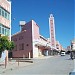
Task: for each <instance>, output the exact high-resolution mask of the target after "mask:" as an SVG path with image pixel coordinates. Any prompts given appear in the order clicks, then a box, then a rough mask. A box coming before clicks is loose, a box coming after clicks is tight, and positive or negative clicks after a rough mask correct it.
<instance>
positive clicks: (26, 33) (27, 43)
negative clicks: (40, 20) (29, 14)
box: [12, 21, 33, 57]
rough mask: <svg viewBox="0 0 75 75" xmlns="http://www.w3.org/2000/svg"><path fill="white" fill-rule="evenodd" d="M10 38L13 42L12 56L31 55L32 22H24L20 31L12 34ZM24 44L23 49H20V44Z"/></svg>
mask: <svg viewBox="0 0 75 75" xmlns="http://www.w3.org/2000/svg"><path fill="white" fill-rule="evenodd" d="M12 40H13V41H14V42H15V46H16V47H15V48H14V50H13V57H23V56H24V57H29V52H30V55H31V57H33V53H32V52H33V51H32V22H31V21H30V22H28V23H26V25H25V26H24V28H23V29H22V31H21V32H19V33H18V34H16V35H13V36H12ZM21 44H24V50H21V49H20V45H21Z"/></svg>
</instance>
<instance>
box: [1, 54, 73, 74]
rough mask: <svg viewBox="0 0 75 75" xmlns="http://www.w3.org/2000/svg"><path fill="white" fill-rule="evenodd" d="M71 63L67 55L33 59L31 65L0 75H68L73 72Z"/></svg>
mask: <svg viewBox="0 0 75 75" xmlns="http://www.w3.org/2000/svg"><path fill="white" fill-rule="evenodd" d="M73 61H74V60H71V59H70V57H69V56H68V55H66V56H53V57H49V58H45V59H33V62H34V63H33V64H32V65H29V66H25V67H20V68H15V69H13V70H6V71H5V72H4V73H2V74H1V75H12V74H13V75H69V72H71V71H72V70H73V66H74V65H73V64H74V62H73Z"/></svg>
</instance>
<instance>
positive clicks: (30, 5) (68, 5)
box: [11, 0, 75, 48]
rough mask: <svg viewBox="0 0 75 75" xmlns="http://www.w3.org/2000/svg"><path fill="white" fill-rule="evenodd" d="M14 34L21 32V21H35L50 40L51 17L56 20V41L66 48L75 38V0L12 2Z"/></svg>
mask: <svg viewBox="0 0 75 75" xmlns="http://www.w3.org/2000/svg"><path fill="white" fill-rule="evenodd" d="M11 3H12V11H11V12H12V34H14V33H16V32H18V31H20V26H19V21H26V22H29V21H31V20H34V21H35V22H36V23H37V24H38V25H39V28H40V34H41V35H42V36H44V37H45V38H49V37H50V35H49V16H50V14H53V16H54V20H55V31H56V32H55V33H56V40H58V41H59V42H60V43H61V45H62V46H63V47H64V48H66V47H67V46H68V45H70V42H71V40H72V39H73V38H74V36H75V34H74V32H75V31H74V28H75V23H74V20H75V19H74V17H75V15H74V7H75V6H74V3H75V0H11Z"/></svg>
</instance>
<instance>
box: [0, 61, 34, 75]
mask: <svg viewBox="0 0 75 75" xmlns="http://www.w3.org/2000/svg"><path fill="white" fill-rule="evenodd" d="M31 64H33V63H29V62H19V63H18V62H15V61H11V62H8V64H7V66H6V68H5V65H1V66H0V74H2V73H4V72H5V71H7V70H14V69H17V68H21V67H25V66H28V65H31Z"/></svg>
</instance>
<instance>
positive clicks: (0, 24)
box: [0, 0, 11, 40]
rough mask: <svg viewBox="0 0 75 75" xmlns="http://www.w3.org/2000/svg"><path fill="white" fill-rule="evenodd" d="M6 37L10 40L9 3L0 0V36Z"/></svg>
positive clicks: (6, 0)
mask: <svg viewBox="0 0 75 75" xmlns="http://www.w3.org/2000/svg"><path fill="white" fill-rule="evenodd" d="M4 35H5V36H8V37H9V39H10V40H11V2H10V1H8V0H0V36H4Z"/></svg>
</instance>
